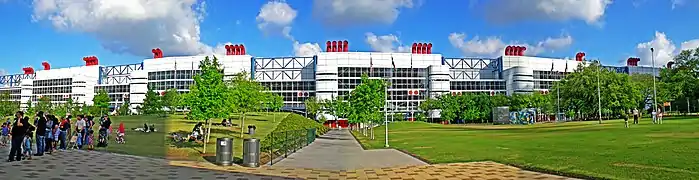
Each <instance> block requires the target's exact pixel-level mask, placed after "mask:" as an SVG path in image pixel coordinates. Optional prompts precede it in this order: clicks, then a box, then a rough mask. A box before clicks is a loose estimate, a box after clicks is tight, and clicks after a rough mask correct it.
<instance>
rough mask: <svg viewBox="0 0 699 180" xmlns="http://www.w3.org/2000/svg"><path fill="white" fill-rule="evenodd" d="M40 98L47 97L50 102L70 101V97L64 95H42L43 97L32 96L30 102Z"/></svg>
mask: <svg viewBox="0 0 699 180" xmlns="http://www.w3.org/2000/svg"><path fill="white" fill-rule="evenodd" d="M41 97H47V98H49V100H50V101H68V99H70V96H65V95H43V96H32V98H31V100H32V102H37V101H39V99H41Z"/></svg>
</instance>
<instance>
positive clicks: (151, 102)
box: [141, 89, 163, 115]
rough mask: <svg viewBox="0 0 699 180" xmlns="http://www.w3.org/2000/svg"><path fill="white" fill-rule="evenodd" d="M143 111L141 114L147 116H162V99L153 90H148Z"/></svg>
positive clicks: (142, 107)
mask: <svg viewBox="0 0 699 180" xmlns="http://www.w3.org/2000/svg"><path fill="white" fill-rule="evenodd" d="M141 111H142V112H141V113H143V114H147V115H154V114H161V113H162V111H163V103H162V97H160V95H158V93H156V92H155V91H153V90H152V89H148V92H146V98H145V99H144V100H143V106H141Z"/></svg>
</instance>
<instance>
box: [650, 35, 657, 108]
mask: <svg viewBox="0 0 699 180" xmlns="http://www.w3.org/2000/svg"><path fill="white" fill-rule="evenodd" d="M650 59H651V63H653V64H652V67H653V106H652V107H651V108H653V112H655V113H654V114H655V116H656V117H653V119H655V120H656V121H657V120H658V119H657V116H658V112H657V111H656V110H657V108H656V107H655V106H656V104H658V92H657V90H656V89H655V78H656V73H655V52H654V49H653V48H650ZM653 122H655V121H653Z"/></svg>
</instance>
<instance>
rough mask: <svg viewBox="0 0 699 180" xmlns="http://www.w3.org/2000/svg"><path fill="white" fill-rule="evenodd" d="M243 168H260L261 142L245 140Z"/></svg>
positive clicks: (251, 139) (252, 139)
mask: <svg viewBox="0 0 699 180" xmlns="http://www.w3.org/2000/svg"><path fill="white" fill-rule="evenodd" d="M243 166H245V167H259V166H260V140H259V139H255V138H250V139H245V140H243Z"/></svg>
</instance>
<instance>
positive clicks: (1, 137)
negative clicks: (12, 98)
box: [0, 123, 10, 147]
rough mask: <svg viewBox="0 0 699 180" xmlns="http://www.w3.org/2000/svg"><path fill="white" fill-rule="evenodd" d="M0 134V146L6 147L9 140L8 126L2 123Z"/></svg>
mask: <svg viewBox="0 0 699 180" xmlns="http://www.w3.org/2000/svg"><path fill="white" fill-rule="evenodd" d="M1 131H2V134H0V146H2V147H5V146H7V141H8V140H9V139H10V125H9V124H7V123H2V129H1Z"/></svg>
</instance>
